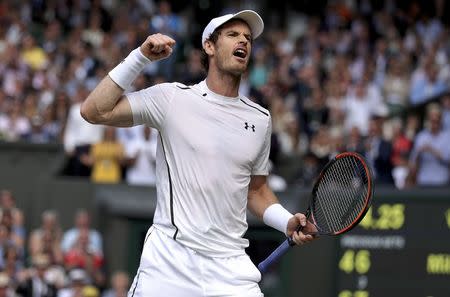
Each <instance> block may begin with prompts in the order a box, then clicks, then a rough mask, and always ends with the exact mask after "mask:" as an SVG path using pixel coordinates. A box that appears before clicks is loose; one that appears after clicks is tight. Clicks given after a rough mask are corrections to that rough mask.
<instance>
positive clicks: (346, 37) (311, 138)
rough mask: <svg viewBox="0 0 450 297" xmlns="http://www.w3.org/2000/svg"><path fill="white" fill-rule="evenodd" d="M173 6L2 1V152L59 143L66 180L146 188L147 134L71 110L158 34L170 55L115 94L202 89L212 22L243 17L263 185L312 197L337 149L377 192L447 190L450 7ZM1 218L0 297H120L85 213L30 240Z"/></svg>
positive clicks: (151, 152)
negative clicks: (255, 20) (353, 159)
mask: <svg viewBox="0 0 450 297" xmlns="http://www.w3.org/2000/svg"><path fill="white" fill-rule="evenodd" d="M180 2H182V3H184V4H180V3H179V2H178V1H171V2H170V1H165V0H133V1H119V0H72V1H56V0H49V1H24V0H4V1H0V73H1V75H0V141H4V142H15V141H25V142H30V143H38V144H40V143H58V144H62V145H63V147H64V152H65V155H66V161H67V162H66V164H65V165H64V168H63V170H62V173H63V174H67V175H78V176H86V177H90V178H91V179H92V181H94V182H101V183H118V182H122V181H126V182H127V183H129V184H133V185H154V184H155V158H156V157H155V156H156V146H157V145H156V141H157V131H155V130H154V129H151V128H148V127H143V126H139V127H133V128H120V129H116V128H111V127H103V126H94V125H90V124H89V123H87V122H86V121H84V120H83V119H82V118H81V116H80V112H79V110H80V104H81V102H82V101H83V100H84V99H85V98H86V96H87V95H88V94H89V92H90V91H91V90H92V89H93V88H94V87H95V86H96V85H97V83H98V82H99V81H100V80H101V79H102V78H103V77H104V76H105V75H106V74H107V72H108V71H109V70H110V69H112V68H113V67H114V66H115V65H116V64H117V63H119V62H120V61H121V60H122V59H123V58H124V57H125V56H127V55H128V53H129V52H130V51H131V50H133V49H134V48H136V47H138V46H139V45H140V44H141V43H142V42H143V40H145V38H146V37H147V36H148V35H149V34H152V33H156V32H161V33H163V34H167V35H170V36H171V37H172V38H174V39H175V40H176V41H177V45H176V48H175V50H174V53H173V54H172V56H171V57H170V58H169V59H167V60H164V61H161V62H157V63H151V64H149V65H148V66H147V67H146V68H145V70H144V72H143V74H142V75H141V76H139V77H138V78H137V80H136V81H135V82H134V85H133V89H130V90H126V91H127V92H129V91H133V90H137V89H143V88H146V87H148V86H150V85H152V84H155V83H160V82H165V81H178V82H181V83H184V84H187V85H190V84H195V83H197V82H199V81H200V80H202V79H203V78H204V77H205V72H204V70H203V67H202V64H201V57H202V51H201V44H200V34H201V30H202V28H203V27H204V26H205V25H206V23H207V21H208V20H209V18H210V17H211V16H213V15H214V16H215V15H219V14H221V13H226V12H231V11H237V10H240V9H245V8H252V9H255V10H257V11H258V12H260V13H261V14H262V16H263V18H264V20H265V24H266V28H265V32H264V34H263V35H262V36H261V37H260V38H258V39H257V40H255V42H254V43H253V51H252V56H253V57H252V61H251V63H250V65H249V70H248V72H247V73H246V74H245V75H244V77H243V80H242V84H241V90H240V92H241V94H243V95H246V96H248V97H249V98H251V99H252V100H254V101H255V102H257V103H259V104H261V105H263V106H264V107H266V108H268V109H269V110H270V112H271V116H272V121H273V135H272V150H271V156H270V159H271V163H272V175H271V179H270V180H271V185H272V186H273V187H274V189H279V190H282V189H284V188H285V187H286V185H290V184H295V185H310V184H311V183H312V181H313V180H314V179H315V177H316V176H317V173H318V171H319V170H320V168H321V167H322V166H323V164H324V163H326V162H327V160H329V159H330V158H331V157H332V156H334V155H335V154H337V153H338V152H342V151H356V152H359V153H361V154H363V155H364V156H365V157H366V158H367V160H368V161H369V163H370V165H371V167H372V168H373V171H374V174H375V177H376V179H377V183H385V184H392V185H395V186H396V187H397V188H400V189H402V188H405V187H408V186H412V185H419V186H439V185H449V183H450V173H449V163H450V28H449V22H448V21H449V19H450V18H449V17H448V11H450V8H449V7H448V6H449V5H448V3H447V2H446V1H443V0H435V1H393V0H384V1H377V0H361V1H356V0H354V1H352V0H350V1H339V0H330V1H317V2H318V3H321V4H320V9H318V10H317V9H316V10H314V11H308V5H313V3H312V2H316V1H311V2H309V1H298V3H300V4H295V3H297V2H296V1H291V2H292V3H289V2H290V1H257V0H253V1H243V2H244V3H245V4H246V5H247V6H245V7H243V6H241V4H240V2H241V1H231V0H230V1H222V2H220V1H191V2H192V3H190V4H192V5H187V4H186V3H187V2H189V1H180ZM185 2H186V3H185ZM294 2H295V3H294ZM217 3H220V4H217ZM273 3H275V4H273ZM302 3H303V5H305V6H304V7H299V6H301V5H302ZM208 5H210V6H211V7H207V6H208ZM272 5H279V6H280V7H284V8H285V9H284V10H283V9H281V13H280V9H278V8H275V7H272ZM289 5H293V7H290V6H289ZM271 8H273V9H271ZM302 8H304V9H305V11H303V10H302ZM446 13H447V14H446ZM205 141H207V140H205ZM0 208H1V211H0V297H3V296H9V297H11V296H46V297H52V296H56V297H73V296H77V297H81V296H83V297H95V296H102V297H119V296H125V295H126V293H125V292H126V290H127V289H128V286H129V277H128V275H127V274H126V273H124V272H117V273H115V274H114V275H113V276H112V277H111V281H109V280H108V279H107V276H106V275H105V272H104V266H105V259H104V258H103V247H102V239H101V235H100V234H99V233H98V232H96V231H95V230H93V229H92V228H91V227H90V225H89V215H88V214H87V213H86V211H83V210H80V211H79V212H77V214H76V216H75V221H74V226H73V229H70V230H62V228H61V226H60V224H59V223H58V214H57V212H55V211H52V210H48V211H45V212H44V213H43V214H42V223H41V225H40V226H36V229H35V230H28V231H30V232H29V233H28V234H29V236H27V232H25V229H24V215H23V212H22V211H21V210H20V209H18V208H17V207H16V205H15V202H14V197H13V195H12V193H11V192H9V191H2V192H1V194H0Z"/></svg>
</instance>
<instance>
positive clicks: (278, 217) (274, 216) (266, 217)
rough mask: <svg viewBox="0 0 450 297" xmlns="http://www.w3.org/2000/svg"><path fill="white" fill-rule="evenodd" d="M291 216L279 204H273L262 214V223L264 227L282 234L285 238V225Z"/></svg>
mask: <svg viewBox="0 0 450 297" xmlns="http://www.w3.org/2000/svg"><path fill="white" fill-rule="evenodd" d="M293 216H294V215H293V214H291V213H290V212H289V211H287V209H286V208H284V207H283V206H282V205H281V204H279V203H275V204H272V205H270V206H269V207H267V208H266V210H265V211H264V214H263V221H264V223H265V224H266V225H268V226H270V227H272V228H275V229H276V230H278V231H280V232H283V233H284V234H285V235H286V236H287V225H288V222H289V219H290V218H292V217H293Z"/></svg>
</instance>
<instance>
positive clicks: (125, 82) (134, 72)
mask: <svg viewBox="0 0 450 297" xmlns="http://www.w3.org/2000/svg"><path fill="white" fill-rule="evenodd" d="M150 62H151V61H150V59H149V58H147V57H146V56H144V54H143V53H142V52H141V49H140V48H136V49H134V50H133V51H132V52H131V53H130V54H129V55H128V57H126V58H125V59H124V60H123V61H122V62H120V64H119V65H117V66H116V67H114V69H113V70H111V71H110V72H109V73H108V74H109V77H111V79H112V80H113V81H114V82H115V83H116V84H118V85H119V87H121V88H122V89H124V90H126V89H128V88H129V87H130V86H131V83H132V82H133V81H134V80H135V79H136V77H138V75H139V73H140V72H141V71H142V69H144V67H145V65H147V64H148V63H150Z"/></svg>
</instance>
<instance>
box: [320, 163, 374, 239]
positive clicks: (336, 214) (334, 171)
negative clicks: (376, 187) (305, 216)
mask: <svg viewBox="0 0 450 297" xmlns="http://www.w3.org/2000/svg"><path fill="white" fill-rule="evenodd" d="M367 194H368V176H367V172H366V169H365V167H364V165H363V164H362V162H361V161H360V160H359V159H357V158H356V157H354V156H346V157H342V158H339V159H337V160H336V161H335V162H334V163H332V164H331V165H330V167H328V168H327V170H326V171H325V172H324V175H323V176H322V179H321V181H320V182H319V185H318V187H317V190H316V193H315V195H316V198H315V200H314V203H313V205H312V212H313V215H314V219H315V223H316V226H317V227H318V228H319V232H322V233H336V232H338V231H340V230H343V229H345V228H347V227H348V226H349V225H351V224H352V223H353V222H354V221H355V220H356V219H357V218H358V216H359V214H360V213H361V211H362V209H364V207H365V204H366V200H365V197H366V196H367Z"/></svg>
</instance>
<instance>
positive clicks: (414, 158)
mask: <svg viewBox="0 0 450 297" xmlns="http://www.w3.org/2000/svg"><path fill="white" fill-rule="evenodd" d="M426 120H427V122H426V128H425V129H423V130H422V131H420V132H419V134H417V137H416V139H415V141H414V147H413V150H412V152H411V157H410V162H411V170H412V174H414V176H415V177H416V178H415V180H416V183H417V184H418V185H419V186H439V185H446V184H448V183H449V181H450V179H449V162H450V150H449V149H448V148H449V147H450V135H449V132H448V131H443V130H442V113H441V110H440V107H439V106H438V105H434V104H432V105H429V106H428V108H427V117H426Z"/></svg>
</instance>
